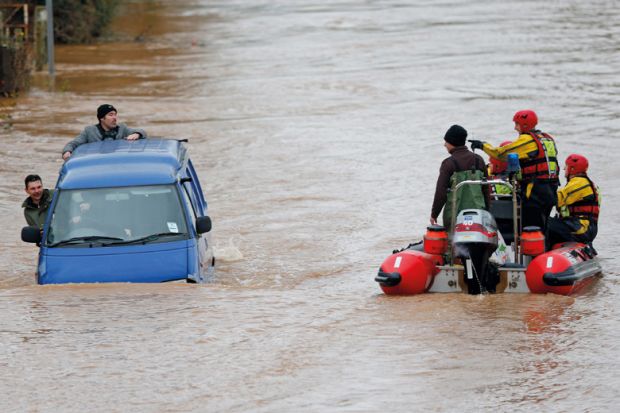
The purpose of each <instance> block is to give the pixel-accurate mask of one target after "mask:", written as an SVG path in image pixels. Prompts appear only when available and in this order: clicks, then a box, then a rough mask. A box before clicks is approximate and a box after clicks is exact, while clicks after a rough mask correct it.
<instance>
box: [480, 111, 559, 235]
mask: <svg viewBox="0 0 620 413" xmlns="http://www.w3.org/2000/svg"><path fill="white" fill-rule="evenodd" d="M512 120H513V121H514V123H515V130H516V131H517V132H518V133H519V137H518V138H517V139H516V140H515V141H514V142H512V143H511V144H510V145H506V146H503V147H494V146H493V145H491V144H489V143H487V142H482V141H479V140H470V142H471V148H472V149H473V150H475V149H482V150H483V151H484V152H485V153H486V154H487V155H489V156H490V157H492V158H494V159H498V160H500V161H506V160H507V159H508V154H509V153H516V154H517V155H518V156H519V165H520V167H521V172H520V174H521V176H520V179H519V184H520V199H521V227H522V228H524V227H528V226H537V227H539V228H541V230H543V232H544V231H546V228H547V220H548V218H549V215H550V214H551V210H552V209H553V207H554V206H555V204H556V203H557V189H558V186H559V178H558V173H559V167H558V161H557V153H558V151H557V148H556V145H555V141H554V139H553V137H551V136H550V135H549V134H547V133H544V132H541V131H539V130H538V129H535V128H536V125H537V124H538V117H537V116H536V113H535V112H534V111H532V110H520V111H518V112H516V113H515V115H514V117H513V119H512Z"/></svg>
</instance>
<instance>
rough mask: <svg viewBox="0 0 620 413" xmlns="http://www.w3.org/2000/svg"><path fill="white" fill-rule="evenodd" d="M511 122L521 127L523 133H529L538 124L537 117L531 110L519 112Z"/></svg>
mask: <svg viewBox="0 0 620 413" xmlns="http://www.w3.org/2000/svg"><path fill="white" fill-rule="evenodd" d="M512 120H513V121H514V122H515V123H516V124H517V125H519V126H520V127H521V130H522V131H523V132H529V131H531V130H532V129H534V128H535V127H536V125H537V124H538V116H536V112H534V111H533V110H520V111H518V112H517V113H515V115H514V116H513V118H512Z"/></svg>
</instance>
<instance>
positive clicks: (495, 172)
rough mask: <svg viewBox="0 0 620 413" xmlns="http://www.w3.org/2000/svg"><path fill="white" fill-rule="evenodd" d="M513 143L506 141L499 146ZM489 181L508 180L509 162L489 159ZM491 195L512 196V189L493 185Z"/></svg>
mask: <svg viewBox="0 0 620 413" xmlns="http://www.w3.org/2000/svg"><path fill="white" fill-rule="evenodd" d="M511 143H512V142H511V141H504V142H502V143H500V144H499V146H500V147H503V146H507V145H510V144H511ZM488 169H489V179H503V180H504V181H506V180H507V179H508V171H507V169H508V162H506V161H500V160H499V159H495V158H491V157H489V166H488ZM491 191H492V193H491V195H498V194H510V193H511V192H510V188H508V187H507V186H505V185H501V184H494V185H491Z"/></svg>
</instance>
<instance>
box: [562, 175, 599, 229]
mask: <svg viewBox="0 0 620 413" xmlns="http://www.w3.org/2000/svg"><path fill="white" fill-rule="evenodd" d="M582 178H585V179H587V180H588V185H587V186H582V187H580V188H577V189H575V190H574V191H573V192H572V193H576V192H578V191H581V190H583V189H586V188H588V186H589V187H590V188H592V194H590V195H588V196H586V197H584V198H582V199H581V200H580V201H577V202H575V203H572V204H570V205H568V206H567V208H566V209H567V210H568V215H569V216H571V217H576V218H580V219H589V220H592V221H594V222H597V221H598V214H599V211H600V208H601V207H600V198H599V193H598V188H597V187H596V185H594V182H592V181H591V180H590V178H588V177H587V176H582Z"/></svg>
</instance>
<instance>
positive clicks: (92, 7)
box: [54, 0, 120, 43]
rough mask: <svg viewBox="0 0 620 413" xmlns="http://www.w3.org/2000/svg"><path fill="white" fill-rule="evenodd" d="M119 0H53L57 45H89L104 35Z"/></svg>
mask: <svg viewBox="0 0 620 413" xmlns="http://www.w3.org/2000/svg"><path fill="white" fill-rule="evenodd" d="M119 4H120V0H55V1H54V36H55V38H56V41H57V42H59V43H91V42H92V41H93V40H95V39H96V38H98V37H100V36H101V35H102V34H104V32H105V30H106V28H107V27H108V26H109V24H110V23H111V22H112V19H113V18H114V15H115V13H116V9H117V8H118V6H119Z"/></svg>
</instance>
